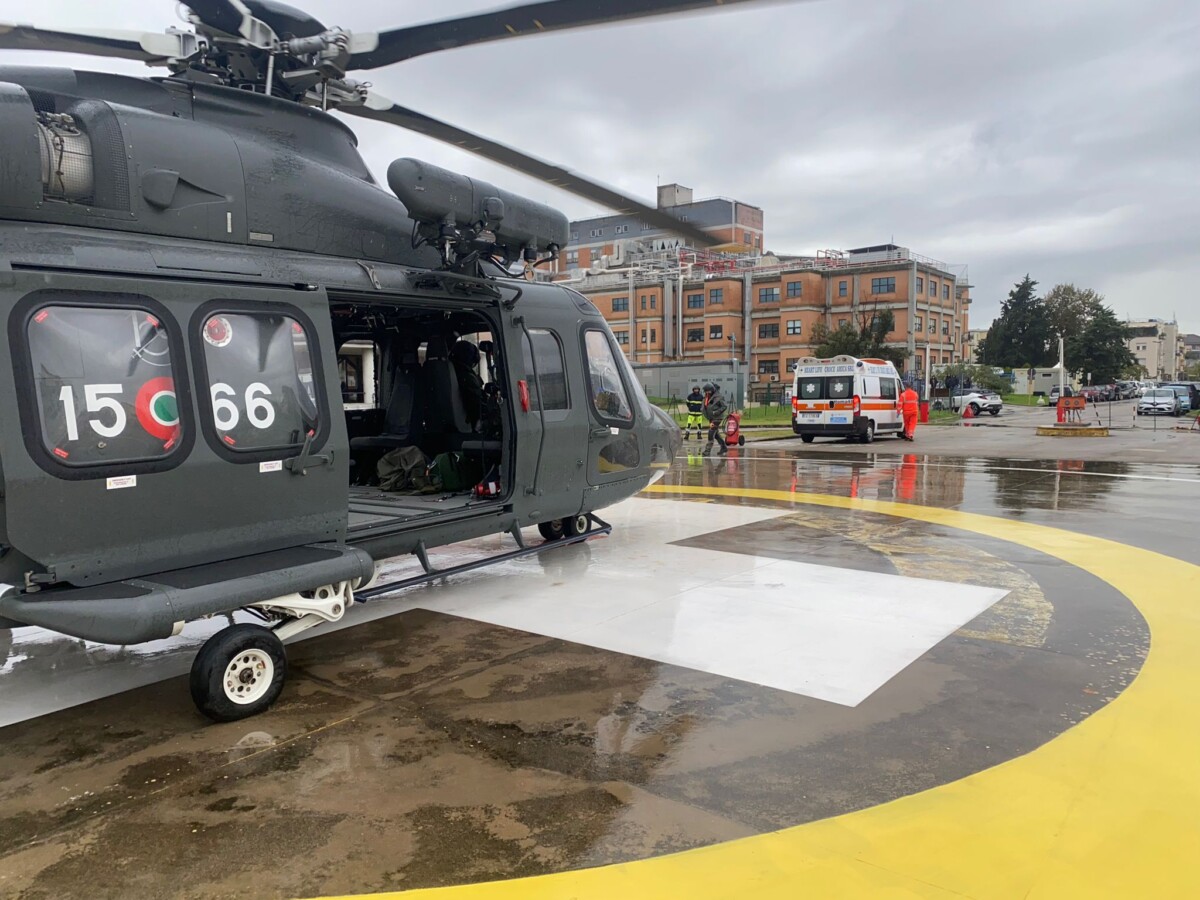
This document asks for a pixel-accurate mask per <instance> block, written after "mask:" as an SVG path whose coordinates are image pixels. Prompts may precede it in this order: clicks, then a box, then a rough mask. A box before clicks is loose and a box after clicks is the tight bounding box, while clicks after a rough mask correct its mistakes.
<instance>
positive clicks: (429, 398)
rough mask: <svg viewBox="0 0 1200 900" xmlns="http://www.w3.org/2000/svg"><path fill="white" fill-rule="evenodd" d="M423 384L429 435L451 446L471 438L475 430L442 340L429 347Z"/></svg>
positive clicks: (437, 340) (437, 339)
mask: <svg viewBox="0 0 1200 900" xmlns="http://www.w3.org/2000/svg"><path fill="white" fill-rule="evenodd" d="M421 382H422V385H421V386H422V388H423V389H424V392H425V397H424V400H425V430H426V433H427V434H428V435H429V436H430V437H435V436H436V437H437V438H440V439H441V440H442V441H443V442H446V443H450V444H455V443H457V442H458V440H459V439H461V438H466V437H469V436H471V435H472V434H473V433H474V430H473V429H472V428H471V423H470V422H468V421H467V413H466V410H465V408H464V407H463V401H462V390H461V389H460V387H459V384H458V373H457V372H455V371H454V363H452V362H450V355H449V352H448V351H447V349H446V342H445V340H443V339H442V338H439V337H435V338H430V339H429V343H428V344H427V345H426V348H425V365H423V366H422V367H421Z"/></svg>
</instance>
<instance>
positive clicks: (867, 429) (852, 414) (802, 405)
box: [792, 356, 904, 444]
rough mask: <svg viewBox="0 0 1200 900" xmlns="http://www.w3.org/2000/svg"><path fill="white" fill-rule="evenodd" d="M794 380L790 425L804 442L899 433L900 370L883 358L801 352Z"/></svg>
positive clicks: (865, 439)
mask: <svg viewBox="0 0 1200 900" xmlns="http://www.w3.org/2000/svg"><path fill="white" fill-rule="evenodd" d="M794 372H795V375H794V380H793V382H792V431H794V432H795V433H796V434H798V435H800V440H802V441H804V443H806V444H809V443H812V441H813V439H814V438H817V437H856V438H858V440H860V441H862V442H863V443H864V444H869V443H871V442H872V441H873V440H875V438H876V437H877V436H879V435H883V434H894V435H900V434H902V433H903V430H904V423H903V419H902V416H901V412H900V393H901V391H903V390H904V388H903V386H902V385H901V384H900V373H899V372H897V371H896V367H895V366H894V365H892V364H891V363H890V362H888V361H887V360H886V359H858V358H857V357H854V356H835V357H833V359H814V358H812V357H805V358H804V359H801V360H800V361H799V362H797V363H796V367H795V370H794Z"/></svg>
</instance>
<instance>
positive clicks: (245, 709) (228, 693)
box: [190, 623, 287, 722]
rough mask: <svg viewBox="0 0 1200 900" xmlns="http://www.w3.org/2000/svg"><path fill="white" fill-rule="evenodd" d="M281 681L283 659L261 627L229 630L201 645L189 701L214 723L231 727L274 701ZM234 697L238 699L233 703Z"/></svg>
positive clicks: (284, 673) (284, 667) (273, 639)
mask: <svg viewBox="0 0 1200 900" xmlns="http://www.w3.org/2000/svg"><path fill="white" fill-rule="evenodd" d="M268 662H269V664H270V665H269V667H267V663H268ZM264 668H266V669H267V671H264ZM231 669H232V670H233V671H232V672H231ZM240 673H249V674H246V675H243V674H240ZM229 675H232V677H230V678H227V676H229ZM286 678H287V653H286V652H285V651H284V649H283V642H282V641H280V640H279V638H278V637H276V636H275V632H273V631H271V630H270V629H269V628H263V627H262V626H261V625H250V624H245V623H243V624H239V625H232V626H230V627H229V628H226V629H225V630H224V631H218V632H217V633H216V634H214V635H213V636H212V637H210V638H209V639H208V640H207V641H205V642H204V646H203V647H201V648H200V652H199V653H197V654H196V658H195V660H193V661H192V674H191V683H190V687H191V691H192V701H193V702H194V703H195V704H196V708H197V709H198V710H200V712H202V713H204V715H206V716H208V717H209V718H210V719H213V720H214V721H217V722H236V721H237V720H238V719H246V718H249V717H250V716H255V715H258V714H259V713H260V712H263V711H264V710H266V709H267V708H268V707H270V706H271V704H273V703H274V702H275V701H276V700H278V699H279V695H280V693H281V692H282V691H283V682H284V680H285V679H286ZM237 694H242V699H240V700H235V699H233V697H234V696H235V695H237Z"/></svg>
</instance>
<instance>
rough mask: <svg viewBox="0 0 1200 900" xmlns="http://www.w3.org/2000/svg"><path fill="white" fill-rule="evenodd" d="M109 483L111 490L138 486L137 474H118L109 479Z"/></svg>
mask: <svg viewBox="0 0 1200 900" xmlns="http://www.w3.org/2000/svg"><path fill="white" fill-rule="evenodd" d="M107 484H108V489H109V490H110V491H119V490H120V489H121V488H131V487H137V476H136V475H118V476H117V477H116V478H110V479H108V482H107Z"/></svg>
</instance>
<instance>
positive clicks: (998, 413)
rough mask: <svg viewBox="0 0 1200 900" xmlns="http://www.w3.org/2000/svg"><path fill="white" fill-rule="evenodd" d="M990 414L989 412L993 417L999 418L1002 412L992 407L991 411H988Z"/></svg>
mask: <svg viewBox="0 0 1200 900" xmlns="http://www.w3.org/2000/svg"><path fill="white" fill-rule="evenodd" d="M988 412H989V413H990V414H991V415H993V416H998V415H1000V410H999V409H996V408H995V407H992V408H991V409H989V410H988Z"/></svg>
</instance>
